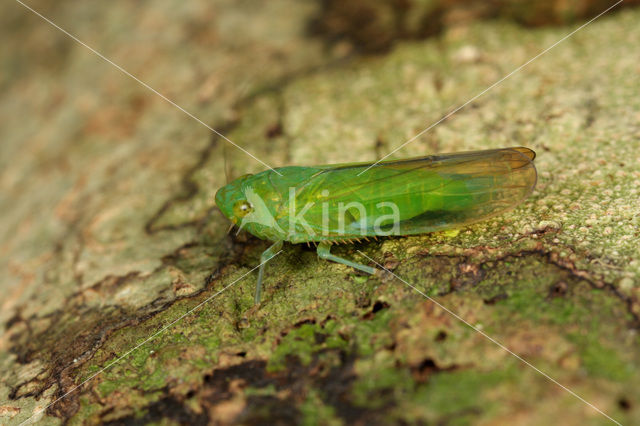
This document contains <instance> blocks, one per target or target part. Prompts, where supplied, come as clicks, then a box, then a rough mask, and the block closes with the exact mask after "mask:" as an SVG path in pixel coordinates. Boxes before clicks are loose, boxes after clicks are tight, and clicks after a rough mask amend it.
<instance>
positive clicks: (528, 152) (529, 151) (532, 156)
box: [510, 146, 536, 161]
mask: <svg viewBox="0 0 640 426" xmlns="http://www.w3.org/2000/svg"><path fill="white" fill-rule="evenodd" d="M510 149H513V150H514V151H518V152H520V153H522V154H524V155H526V156H527V157H529V160H531V161H533V160H535V158H536V153H535V151H534V150H532V149H530V148H527V147H524V146H514V147H513V148H510Z"/></svg>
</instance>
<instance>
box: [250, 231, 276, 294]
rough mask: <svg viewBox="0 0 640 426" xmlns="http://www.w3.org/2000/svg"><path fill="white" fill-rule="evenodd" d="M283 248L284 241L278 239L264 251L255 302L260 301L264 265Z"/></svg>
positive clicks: (261, 257)
mask: <svg viewBox="0 0 640 426" xmlns="http://www.w3.org/2000/svg"><path fill="white" fill-rule="evenodd" d="M281 248H282V241H276V242H275V243H273V245H272V246H271V247H269V248H268V249H266V250H265V251H263V252H262V255H261V256H260V268H259V269H258V284H257V285H256V295H255V298H254V302H255V304H256V305H257V304H259V303H260V293H262V277H263V275H264V265H265V264H266V263H267V261H268V260H269V259H271V258H272V257H273V256H275V255H276V253H277V252H279V251H280V249H281Z"/></svg>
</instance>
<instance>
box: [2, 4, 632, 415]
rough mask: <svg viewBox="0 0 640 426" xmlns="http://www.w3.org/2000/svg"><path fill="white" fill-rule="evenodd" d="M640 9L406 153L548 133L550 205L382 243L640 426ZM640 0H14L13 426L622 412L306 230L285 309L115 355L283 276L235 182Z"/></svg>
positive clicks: (398, 114)
mask: <svg viewBox="0 0 640 426" xmlns="http://www.w3.org/2000/svg"><path fill="white" fill-rule="evenodd" d="M639 3H640V1H637V0H625V1H624V2H622V3H620V4H618V5H617V6H616V7H614V8H613V9H612V10H611V11H609V12H607V13H606V14H604V15H603V16H602V17H600V18H599V19H597V20H596V21H594V22H593V23H590V24H589V25H587V26H586V27H585V28H584V29H581V30H580V31H579V32H576V34H575V35H572V36H571V37H570V38H568V39H567V40H566V41H563V42H562V43H560V44H558V45H557V47H554V49H553V50H550V51H549V52H548V53H545V54H544V55H542V56H540V58H538V59H536V60H535V62H531V64H530V65H527V67H525V68H522V70H521V71H518V72H517V73H514V74H513V77H510V78H509V79H508V80H505V81H504V82H503V83H500V84H499V85H496V86H495V88H493V89H492V90H491V91H489V92H487V93H486V94H483V95H482V96H481V97H479V98H478V99H477V101H475V102H473V103H471V104H469V105H468V106H466V107H465V108H463V109H461V110H460V111H458V112H457V113H456V114H455V115H453V116H451V117H450V118H447V119H446V120H444V121H443V122H442V123H441V124H440V125H438V126H437V127H435V128H433V129H432V130H430V131H429V132H427V133H425V134H424V135H423V136H421V137H420V138H418V139H417V140H415V141H414V142H412V143H411V144H408V145H407V146H406V147H405V148H403V149H402V150H401V151H399V152H398V153H396V154H395V155H394V158H402V157H409V156H416V155H428V154H430V153H437V152H453V151H462V150H471V149H485V148H497V147H505V146H513V145H524V146H529V147H531V148H532V149H534V150H536V151H537V152H538V154H539V157H538V159H537V160H536V164H537V166H538V170H539V173H540V179H539V183H538V188H537V190H536V192H535V193H534V194H533V196H532V197H531V199H530V200H529V201H528V202H527V203H525V204H524V205H523V206H520V207H519V208H518V209H516V210H515V211H513V212H511V213H508V214H507V215H505V216H504V217H501V218H496V219H495V220H491V221H488V222H487V223H482V224H478V225H474V226H471V227H468V228H465V229H463V230H461V232H460V233H454V234H452V235H441V234H435V235H425V236H415V237H410V238H399V239H390V240H386V241H384V242H379V243H370V244H364V245H359V246H357V247H356V248H357V249H359V250H363V251H365V252H367V253H368V255H369V256H372V257H373V258H375V259H378V260H379V261H382V262H384V263H385V265H386V266H387V267H388V268H391V269H394V270H395V271H396V273H397V274H399V275H400V276H402V277H403V278H406V279H407V280H410V282H412V283H415V284H416V285H418V286H419V288H420V289H422V290H423V291H424V292H426V293H427V294H429V295H432V296H434V297H437V298H438V300H439V301H441V302H442V303H443V304H444V305H445V306H447V307H449V308H450V309H452V310H453V311H455V312H457V313H459V314H460V315H461V316H462V317H464V318H465V320H467V321H469V322H470V323H472V324H475V325H478V326H479V327H483V329H484V330H488V331H487V332H488V333H489V334H490V335H491V336H493V337H495V338H496V339H497V340H499V341H501V342H504V343H505V345H506V346H507V347H509V348H510V349H511V350H513V351H514V352H515V353H517V354H518V355H519V356H522V357H524V358H526V359H527V360H530V361H531V362H532V363H533V364H535V365H536V366H540V368H541V369H542V370H544V371H545V372H548V373H549V374H550V375H551V376H552V377H554V378H556V379H557V380H558V381H559V382H561V383H563V384H566V385H567V386H568V387H569V388H571V389H572V390H575V391H576V392H577V393H578V394H579V395H581V396H582V397H584V398H585V400H587V401H589V402H591V403H593V404H594V405H595V406H597V407H598V408H600V409H602V410H603V411H604V412H606V413H607V414H608V415H611V416H612V417H613V418H616V419H618V420H619V421H621V422H622V423H634V421H637V420H638V419H640V413H639V410H640V407H639V404H640V399H639V391H638V389H637V385H636V384H637V383H638V380H640V372H639V370H638V365H640V351H639V350H638V347H639V346H638V337H637V329H638V325H639V321H638V315H639V313H640V308H639V306H640V305H639V304H638V300H639V298H640V294H639V290H638V289H639V288H640V253H639V252H638V247H637V239H638V237H640V234H639V233H638V229H639V226H640V224H639V220H640V210H639V209H640V207H639V204H638V202H637V200H638V191H640V159H639V157H638V154H637V153H638V149H640V127H639V126H638V123H639V122H640V99H639V98H638V96H637V88H638V87H639V83H640V56H639V55H638V49H637V46H638V45H639V43H640V30H639V28H640V26H639V25H638V23H639V22H640V14H639V11H638V10H637V9H636V8H635V6H637V5H638V4H639ZM614 4H615V2H614V1H606V0H582V1H581V0H564V1H546V0H542V1H519V0H495V1H494V0H490V1H471V0H454V1H445V0H442V1H438V0H377V1H373V0H351V1H348V2H345V1H337V0H317V1H313V0H305V1H300V0H270V1H257V0H216V1H199V0H197V1H189V2H183V1H172V0H161V1H142V2H140V1H130V0H115V1H111V2H106V3H105V2H79V1H67V0H63V1H56V2H53V1H43V0H34V1H28V2H27V1H25V2H24V4H21V3H20V2H15V1H13V2H12V1H9V2H7V3H6V5H5V6H4V7H3V13H2V16H0V23H1V25H0V32H1V34H2V40H3V42H2V43H1V44H0V67H1V69H2V72H1V73H0V270H2V271H4V272H5V273H4V274H3V277H2V280H0V306H1V309H0V326H1V330H2V331H1V332H0V378H1V379H0V423H3V424H20V423H21V422H23V421H25V420H28V419H30V418H31V419H32V420H34V421H37V422H42V423H43V424H61V423H64V422H70V423H89V424H95V423H108V422H113V423H115V424H129V423H136V424H137V423H153V422H158V423H162V424H185V423H195V424H205V423H215V424H218V423H219V424H230V423H238V422H240V423H247V424H251V423H264V422H280V423H287V424H288V423H293V424H298V423H306V424H346V423H354V422H355V423H364V422H373V423H387V422H408V423H438V424H449V423H460V424H467V423H482V424H505V423H508V424H514V423H515V424H540V423H550V422H554V423H555V422H558V421H562V422H563V423H567V424H584V423H589V424H591V423H593V424H600V423H605V422H609V420H608V419H607V417H605V416H603V415H601V414H600V413H598V412H597V411H596V410H594V409H593V408H592V407H591V406H589V405H588V404H585V403H584V402H582V401H580V400H578V399H576V398H575V397H573V396H572V395H571V394H569V393H567V392H565V391H564V390H562V389H561V388H559V387H557V386H556V385H554V384H552V383H550V382H549V381H548V380H547V379H545V378H544V377H543V376H541V375H539V374H538V373H536V372H535V371H533V370H532V369H530V368H528V367H527V366H525V365H523V364H522V363H520V362H519V361H518V360H517V359H515V358H514V357H512V356H511V355H509V354H508V353H506V352H504V351H503V350H502V349H500V348H499V347H497V346H495V345H494V344H492V343H491V342H488V341H487V340H486V339H484V338H483V337H482V336H480V335H478V334H477V333H475V332H473V331H472V330H470V329H469V328H467V327H465V326H464V325H463V324H462V323H460V322H458V321H456V320H455V318H453V317H451V316H449V315H448V314H447V313H446V312H444V311H442V310H438V309H437V308H434V305H433V304H431V303H430V302H429V301H428V300H426V299H424V298H422V297H420V296H419V295H418V294H416V293H413V292H411V290H410V289H408V288H406V287H405V286H403V285H402V284H401V283H399V282H397V281H389V280H380V279H378V278H368V277H363V276H361V275H359V274H356V273H354V272H353V271H351V270H347V269H345V268H342V267H341V266H339V265H334V264H329V265H327V264H325V263H324V262H318V260H317V259H316V255H315V253H314V252H313V251H311V250H307V249H305V248H303V247H299V246H288V248H286V249H285V253H284V254H283V255H282V257H281V258H280V259H278V260H274V264H273V265H271V266H270V269H269V272H268V275H269V277H268V278H267V281H268V284H267V287H268V288H267V292H266V294H265V296H264V297H265V301H264V302H263V306H261V307H260V309H255V308H253V304H252V297H253V285H254V280H255V276H254V275H252V274H250V275H249V277H248V278H247V279H246V280H243V281H242V282H239V284H238V286H234V287H233V288H230V289H229V290H228V291H225V292H224V293H223V294H221V295H220V297H217V298H216V299H215V300H213V301H211V302H210V303H207V304H206V305H205V306H204V307H203V308H200V310H199V311H198V312H197V313H194V314H193V315H189V316H187V317H185V318H184V320H183V321H181V322H180V323H179V324H176V326H175V327H172V328H171V329H168V330H166V332H164V333H163V334H162V335H161V336H158V338H157V339H155V340H153V341H150V342H148V343H146V344H145V345H143V346H141V348H140V350H139V351H136V352H135V353H132V354H130V355H128V357H127V358H126V359H124V360H123V361H122V362H121V363H118V364H117V365H113V367H111V365H112V363H113V361H115V360H116V359H118V357H119V356H122V355H124V354H127V352H128V351H129V349H130V348H132V347H134V346H135V345H136V344H138V343H141V342H143V341H144V340H145V339H147V338H148V336H150V335H152V334H153V333H155V332H157V331H158V330H160V329H162V328H163V327H164V326H165V325H166V324H169V323H171V322H172V321H174V320H175V319H176V318H178V317H180V316H181V315H182V314H184V313H185V312H187V311H188V310H189V309H192V308H194V307H196V306H197V305H198V304H199V303H201V302H203V301H205V300H207V298H208V297H210V296H212V295H214V294H216V292H218V291H219V290H220V289H222V288H224V287H225V286H227V285H229V284H231V283H233V282H235V281H234V280H237V279H238V278H239V277H241V276H242V275H243V274H245V273H247V272H249V271H250V270H251V268H253V267H254V266H255V265H256V264H257V263H258V259H259V256H260V253H261V252H262V251H263V250H264V249H265V248H266V247H267V242H263V241H260V240H258V239H256V238H254V237H251V236H248V235H245V234H240V235H233V234H231V235H227V233H226V231H227V228H228V222H227V221H226V220H225V219H224V218H223V217H222V215H221V214H220V213H219V211H218V210H217V208H216V206H215V203H214V199H213V196H214V194H215V192H216V190H217V189H218V188H219V187H221V186H222V185H224V184H225V183H226V182H227V181H228V179H231V178H234V177H238V176H240V175H242V174H245V173H248V172H256V171H259V170H264V169H265V168H266V165H268V166H272V167H277V166H284V165H309V164H326V163H339V162H348V161H373V160H375V159H377V158H380V157H382V156H384V155H386V154H387V153H389V152H390V151H391V150H393V149H394V148H395V147H397V146H399V145H401V144H402V143H404V142H405V141H407V140H409V139H410V138H412V137H413V136H414V135H416V134H418V133H419V132H421V131H422V130H424V129H425V128H427V127H428V126H430V125H431V124H433V123H435V122H436V121H438V120H439V119H440V118H442V117H443V116H445V115H446V114H447V113H448V112H451V111H453V110H454V109H455V108H456V107H458V106H461V105H463V104H464V103H465V102H467V101H468V100H469V99H471V98H472V97H474V96H475V95H478V94H481V93H483V92H484V91H485V90H486V89H487V88H488V87H491V86H492V85H493V84H495V83H496V82H498V81H499V80H500V79H502V78H503V77H505V76H507V75H508V74H509V73H511V72H512V71H514V70H516V69H517V68H518V67H520V66H521V65H523V64H525V63H526V62H527V61H529V60H530V59H532V58H534V57H535V56H536V55H539V54H540V53H541V52H543V51H544V50H545V49H547V48H549V47H550V46H552V45H554V43H556V42H558V41H559V40H561V39H562V38H563V37H565V36H567V35H568V34H570V33H571V32H572V31H574V30H576V29H577V28H579V27H580V26H581V25H583V24H585V23H587V22H588V21H589V20H590V19H592V18H594V17H596V16H597V15H598V14H600V13H602V12H604V11H605V10H607V8H609V7H611V6H613V5H614ZM29 8H33V10H29ZM34 11H35V12H37V13H39V14H41V15H42V16H43V17H46V18H47V19H49V20H50V21H51V22H52V23H54V24H55V25H57V26H59V27H60V28H61V29H63V30H65V31H68V32H69V33H70V34H71V35H73V36H74V37H77V39H78V40H80V41H81V42H82V43H86V45H87V46H90V47H91V48H93V49H95V50H96V51H97V52H99V53H100V54H101V55H104V57H105V58H107V59H108V61H111V63H110V62H108V61H105V60H104V58H100V57H99V56H98V55H96V54H95V53H94V52H91V51H90V50H89V49H87V47H86V46H83V45H81V44H80V43H78V42H77V41H75V40H73V39H72V38H71V37H70V35H69V34H65V33H64V32H63V31H61V30H60V29H59V28H55V27H54V26H52V25H51V24H50V23H48V22H46V21H45V20H44V19H43V18H42V17H40V16H38V15H37V14H36V13H34ZM116 65H117V66H119V67H121V68H122V69H118V68H117V66H116ZM123 70H126V72H127V73H130V74H131V75H132V76H135V79H134V78H131V75H127V74H126V73H123V72H122V71H123ZM136 79H138V81H136ZM145 85H147V87H145ZM150 89H151V90H150ZM154 91H156V92H157V93H154ZM159 94H161V95H162V96H160V95H159ZM163 96H164V97H165V99H163ZM168 100H170V102H168ZM171 102H173V103H175V104H172V103H171ZM207 126H210V127H211V128H214V129H216V130H217V131H219V132H221V133H222V134H224V135H225V137H227V138H229V139H230V140H231V141H233V142H234V143H236V144H237V145H239V146H241V147H242V148H243V149H245V150H246V151H248V152H249V153H251V155H253V156H255V158H258V159H259V160H260V161H262V163H261V162H260V161H256V160H255V158H252V157H251V156H249V155H247V154H246V153H245V152H242V151H240V150H238V149H237V148H235V147H234V146H232V145H231V144H229V143H227V142H225V141H224V140H223V139H222V138H221V137H220V136H219V135H216V134H215V133H214V132H212V131H211V129H209V128H208V127H207ZM339 250H342V252H341V253H342V255H343V256H345V257H349V258H357V257H358V254H357V252H356V251H355V248H354V247H351V246H348V247H343V248H340V249H339ZM360 260H362V259H360ZM105 366H109V368H108V369H107V370H105V371H104V372H101V373H100V374H99V375H98V376H96V377H95V379H93V380H91V381H90V382H88V383H87V384H86V385H84V386H82V387H81V388H78V389H76V386H77V385H79V384H81V383H83V381H84V380H86V379H88V378H90V377H92V375H93V374H95V373H96V372H100V371H102V369H103V368H104V367H105ZM69 391H73V392H72V393H71V394H69V396H66V397H65V398H63V399H61V400H60V401H58V402H56V403H55V404H53V405H49V404H50V403H52V402H53V401H55V400H56V399H57V398H58V397H60V396H62V395H64V394H65V393H66V392H69ZM32 415H33V418H32V417H31V416H32Z"/></svg>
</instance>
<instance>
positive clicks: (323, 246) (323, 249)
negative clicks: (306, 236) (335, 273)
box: [318, 242, 376, 275]
mask: <svg viewBox="0 0 640 426" xmlns="http://www.w3.org/2000/svg"><path fill="white" fill-rule="evenodd" d="M318 257H319V258H321V259H326V260H332V261H334V262H338V263H342V264H343V265H347V266H351V267H352V268H356V269H359V270H361V271H362V272H366V273H367V274H371V275H373V274H374V273H375V272H376V268H372V267H371V266H367V265H363V264H361V263H356V262H352V261H350V260H347V259H343V258H341V257H338V256H336V255H334V254H331V244H329V243H327V242H322V243H320V244H318Z"/></svg>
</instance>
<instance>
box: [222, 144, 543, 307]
mask: <svg viewBox="0 0 640 426" xmlns="http://www.w3.org/2000/svg"><path fill="white" fill-rule="evenodd" d="M535 156H536V154H535V152H533V151H532V150H531V149H529V148H524V147H514V148H503V149H491V150H484V151H472V152H461V153H452V154H442V155H432V156H427V157H417V158H409V159H403V160H393V161H383V162H379V163H370V162H368V163H350V164H333V165H323V166H313V167H302V166H288V167H280V168H278V169H275V170H277V172H278V173H276V172H275V171H274V170H266V171H263V172H261V173H258V174H255V175H245V176H242V177H239V178H238V179H236V180H234V181H233V182H231V183H229V184H227V185H226V186H224V187H222V188H221V189H220V190H218V192H217V193H216V204H217V205H218V207H219V208H220V210H221V211H222V213H223V214H224V215H225V216H226V217H227V218H229V219H230V220H231V222H233V223H234V224H235V225H237V226H239V227H240V229H244V230H246V231H248V232H250V233H251V234H253V235H255V236H256V237H258V238H261V239H265V240H269V241H272V242H273V244H272V245H271V246H270V247H269V248H268V249H267V250H265V251H264V252H263V253H262V256H261V261H262V262H266V261H267V260H268V259H270V258H271V257H272V256H273V255H274V254H275V253H276V252H278V251H279V250H280V249H281V248H282V245H283V242H285V241H288V242H291V243H310V242H313V243H315V244H316V245H317V253H318V257H320V258H322V259H327V260H331V261H334V262H339V263H342V264H344V265H348V266H351V267H353V268H356V269H359V270H361V271H363V272H366V273H369V274H373V273H374V272H375V268H373V267H371V266H367V265H363V264H360V263H356V262H353V261H350V260H348V259H344V258H341V257H338V256H336V255H334V254H332V253H331V245H332V244H336V243H348V242H354V241H359V240H360V239H368V238H369V237H385V236H391V235H412V234H422V233H427V232H434V231H442V230H448V229H453V228H459V227H462V226H465V225H468V224H471V223H474V222H478V221H480V220H484V219H487V218H489V217H492V216H495V215H498V214H501V213H503V212H505V211H506V210H509V209H511V208H513V207H515V206H517V205H518V204H519V203H521V202H522V201H523V200H524V199H525V198H527V196H529V194H531V192H532V191H533V188H534V187H535V185H536V180H537V172H536V168H535V165H534V163H533V160H534V158H535ZM365 170H366V171H365ZM363 171H365V172H364V173H363ZM264 266H265V265H264V263H263V264H262V265H261V266H260V268H259V272H258V283H257V286H256V293H255V302H256V304H257V303H259V302H260V293H261V289H262V281H263V276H264Z"/></svg>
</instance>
